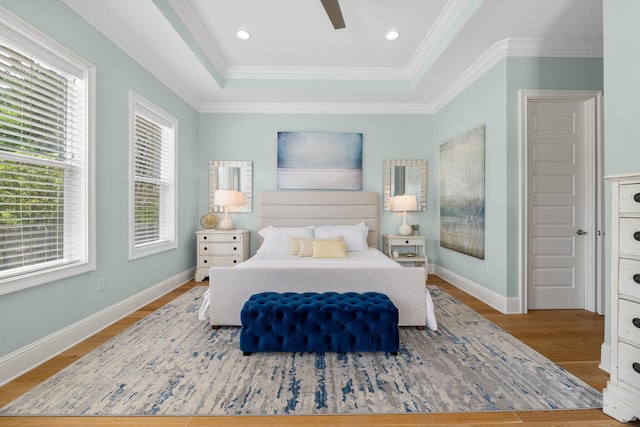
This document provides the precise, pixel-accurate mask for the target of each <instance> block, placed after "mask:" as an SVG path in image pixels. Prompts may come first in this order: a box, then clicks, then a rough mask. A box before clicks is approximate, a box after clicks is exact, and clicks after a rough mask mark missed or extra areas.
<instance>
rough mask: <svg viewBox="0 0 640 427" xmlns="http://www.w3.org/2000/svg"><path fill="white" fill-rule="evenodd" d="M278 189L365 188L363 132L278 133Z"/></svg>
mask: <svg viewBox="0 0 640 427" xmlns="http://www.w3.org/2000/svg"><path fill="white" fill-rule="evenodd" d="M277 174H278V176H277V181H278V189H295V190H303V189H304V190H362V134H361V133H353V132H278V172H277Z"/></svg>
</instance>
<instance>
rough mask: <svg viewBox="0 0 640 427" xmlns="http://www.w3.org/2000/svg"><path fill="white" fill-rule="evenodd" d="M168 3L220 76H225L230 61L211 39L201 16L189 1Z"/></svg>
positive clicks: (180, 0)
mask: <svg viewBox="0 0 640 427" xmlns="http://www.w3.org/2000/svg"><path fill="white" fill-rule="evenodd" d="M167 2H168V3H169V5H170V6H171V7H172V8H173V10H174V11H175V13H176V15H178V17H179V18H180V19H181V20H182V22H183V24H184V26H185V27H186V28H187V30H188V31H189V32H190V33H191V35H192V36H193V38H194V39H195V40H196V41H197V42H198V44H200V47H201V48H202V50H203V51H204V53H205V55H206V56H207V58H209V61H211V64H212V65H213V66H214V68H215V69H216V70H217V71H218V74H219V75H221V76H224V74H225V72H226V70H227V68H228V67H229V61H228V60H227V58H226V57H225V55H224V54H223V53H222V51H221V50H220V49H219V48H218V45H217V44H216V43H215V41H214V40H213V39H212V38H211V36H210V34H209V32H208V31H207V29H206V28H205V26H204V25H203V24H202V20H201V19H200V16H199V15H198V13H197V12H196V11H195V10H194V9H193V7H192V6H191V3H189V2H188V1H187V0H167Z"/></svg>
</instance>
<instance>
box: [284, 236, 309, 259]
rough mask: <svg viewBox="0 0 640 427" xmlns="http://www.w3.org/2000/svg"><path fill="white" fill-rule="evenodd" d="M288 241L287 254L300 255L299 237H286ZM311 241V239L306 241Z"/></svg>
mask: <svg viewBox="0 0 640 427" xmlns="http://www.w3.org/2000/svg"><path fill="white" fill-rule="evenodd" d="M288 239H289V253H290V254H291V255H298V254H299V253H300V240H301V239H302V238H300V237H291V236H289V237H288ZM308 240H311V239H308Z"/></svg>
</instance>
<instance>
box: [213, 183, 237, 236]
mask: <svg viewBox="0 0 640 427" xmlns="http://www.w3.org/2000/svg"><path fill="white" fill-rule="evenodd" d="M243 203H244V194H243V193H242V192H240V191H236V190H216V192H215V194H214V196H213V204H214V205H216V206H222V207H223V208H224V219H223V220H222V221H221V222H220V229H221V230H231V229H233V221H231V218H229V206H238V205H241V204H243Z"/></svg>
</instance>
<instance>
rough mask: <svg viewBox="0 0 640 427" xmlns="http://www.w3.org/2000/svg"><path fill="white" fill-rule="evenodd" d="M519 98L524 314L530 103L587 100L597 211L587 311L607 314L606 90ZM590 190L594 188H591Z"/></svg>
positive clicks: (523, 307)
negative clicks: (605, 310)
mask: <svg viewBox="0 0 640 427" xmlns="http://www.w3.org/2000/svg"><path fill="white" fill-rule="evenodd" d="M518 97H519V131H520V135H519V140H520V144H519V149H520V174H519V186H520V191H519V211H520V226H519V240H520V248H519V256H518V258H519V262H518V263H519V266H518V270H519V274H520V312H521V313H527V312H528V288H529V286H528V285H529V283H528V281H529V194H528V188H529V166H528V165H529V158H528V152H529V150H528V148H529V141H528V130H529V123H528V113H529V111H528V104H529V101H584V102H586V103H587V108H588V116H589V117H587V120H589V118H591V120H593V125H594V127H593V129H594V135H590V136H589V138H590V139H591V140H592V142H591V144H592V145H591V147H586V153H587V165H586V168H585V172H586V173H587V174H588V175H587V181H588V182H587V185H588V187H587V189H588V191H587V194H586V197H585V204H586V205H587V206H594V207H595V209H589V210H588V211H587V224H586V228H587V230H594V232H593V233H589V234H587V236H586V237H588V239H587V245H586V248H585V250H586V254H585V255H586V258H587V259H591V260H593V265H586V266H585V268H586V272H585V278H586V283H585V301H584V307H585V309H586V310H589V311H594V312H597V313H598V314H604V286H603V283H604V282H603V267H604V264H603V254H604V246H603V245H604V228H603V225H604V224H603V218H604V203H603V200H602V197H603V183H602V181H603V164H604V162H603V153H604V150H603V146H602V122H603V118H602V91H596V90H593V91H591V90H588V91H581V90H520V91H518ZM589 188H590V189H589Z"/></svg>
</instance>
